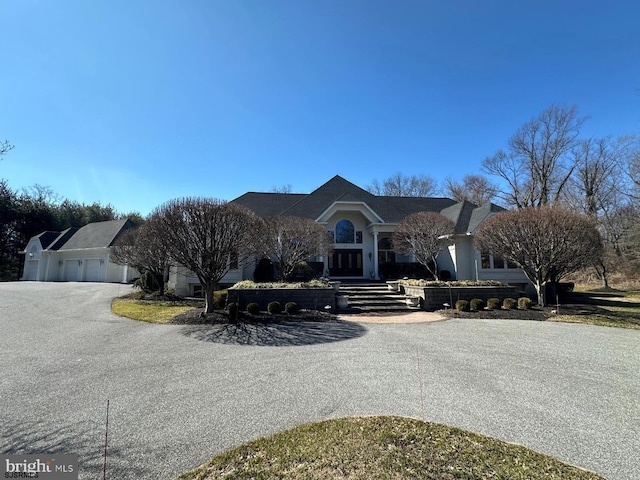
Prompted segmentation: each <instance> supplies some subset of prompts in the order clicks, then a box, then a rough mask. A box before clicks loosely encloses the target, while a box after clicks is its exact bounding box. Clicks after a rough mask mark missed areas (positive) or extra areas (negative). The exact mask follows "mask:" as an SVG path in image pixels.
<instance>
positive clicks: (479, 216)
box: [467, 202, 506, 233]
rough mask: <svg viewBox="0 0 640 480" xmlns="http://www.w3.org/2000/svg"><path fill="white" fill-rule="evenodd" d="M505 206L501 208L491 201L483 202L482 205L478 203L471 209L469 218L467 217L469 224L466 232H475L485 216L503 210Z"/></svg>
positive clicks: (487, 216)
mask: <svg viewBox="0 0 640 480" xmlns="http://www.w3.org/2000/svg"><path fill="white" fill-rule="evenodd" d="M505 210H506V208H502V207H500V206H498V205H495V204H493V203H490V202H489V203H485V204H484V205H480V206H479V207H478V208H476V209H475V210H474V211H473V214H472V215H471V218H470V219H469V226H468V227H467V232H469V233H475V231H476V229H477V228H478V227H479V226H480V224H481V223H482V222H484V221H485V220H486V219H487V218H489V217H490V216H491V215H493V214H494V213H500V212H504V211H505Z"/></svg>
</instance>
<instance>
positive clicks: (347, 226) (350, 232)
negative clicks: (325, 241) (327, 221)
mask: <svg viewBox="0 0 640 480" xmlns="http://www.w3.org/2000/svg"><path fill="white" fill-rule="evenodd" d="M335 243H355V228H354V227H353V223H351V222H350V221H349V220H340V221H339V222H338V223H336V241H335Z"/></svg>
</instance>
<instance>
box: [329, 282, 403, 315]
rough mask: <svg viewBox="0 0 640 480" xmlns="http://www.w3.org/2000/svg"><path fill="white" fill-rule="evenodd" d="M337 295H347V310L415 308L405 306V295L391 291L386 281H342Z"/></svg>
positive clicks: (399, 310) (369, 311)
mask: <svg viewBox="0 0 640 480" xmlns="http://www.w3.org/2000/svg"><path fill="white" fill-rule="evenodd" d="M338 294H339V295H347V296H348V297H349V300H348V302H349V306H348V308H347V309H346V310H343V311H347V312H353V313H375V312H395V313H400V312H408V311H411V310H415V309H414V308H409V307H408V306H407V303H406V300H405V295H404V294H402V293H399V292H395V291H391V290H389V288H388V287H387V284H386V283H342V284H341V285H340V291H339V293H338Z"/></svg>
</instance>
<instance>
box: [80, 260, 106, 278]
mask: <svg viewBox="0 0 640 480" xmlns="http://www.w3.org/2000/svg"><path fill="white" fill-rule="evenodd" d="M84 264H85V271H84V281H85V282H99V281H101V280H102V277H101V275H100V274H101V273H102V271H101V268H100V260H96V259H90V260H85V262H84Z"/></svg>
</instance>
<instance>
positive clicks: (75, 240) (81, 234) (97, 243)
mask: <svg viewBox="0 0 640 480" xmlns="http://www.w3.org/2000/svg"><path fill="white" fill-rule="evenodd" d="M133 226H134V224H133V222H132V221H131V220H129V219H128V218H123V219H121V220H111V221H107V222H95V223H89V224H87V225H85V226H84V227H82V228H80V229H78V230H77V231H76V232H75V233H73V234H72V235H71V237H70V238H69V239H68V240H67V241H66V242H64V243H63V244H62V245H61V246H60V247H59V248H57V250H59V251H65V250H77V249H84V248H106V247H110V246H111V245H112V244H113V242H114V241H115V239H116V238H117V237H118V235H119V234H120V232H122V231H123V230H126V229H127V228H131V227H133Z"/></svg>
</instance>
